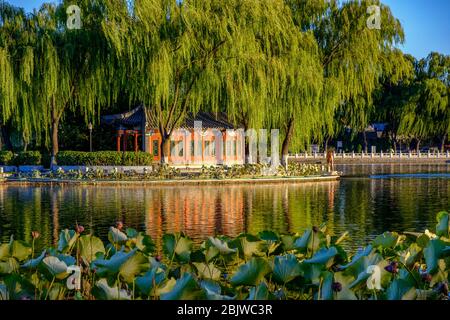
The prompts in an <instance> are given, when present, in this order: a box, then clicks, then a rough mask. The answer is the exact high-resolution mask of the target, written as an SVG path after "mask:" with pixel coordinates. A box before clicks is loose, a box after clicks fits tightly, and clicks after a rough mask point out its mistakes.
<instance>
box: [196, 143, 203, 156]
mask: <svg viewBox="0 0 450 320" xmlns="http://www.w3.org/2000/svg"><path fill="white" fill-rule="evenodd" d="M196 154H197V156H199V157H201V156H203V150H202V139H199V140H198V141H197V151H196Z"/></svg>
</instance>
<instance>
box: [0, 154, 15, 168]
mask: <svg viewBox="0 0 450 320" xmlns="http://www.w3.org/2000/svg"><path fill="white" fill-rule="evenodd" d="M13 158H14V154H13V153H12V152H11V151H0V165H2V166H6V165H9V164H11V162H12V160H13Z"/></svg>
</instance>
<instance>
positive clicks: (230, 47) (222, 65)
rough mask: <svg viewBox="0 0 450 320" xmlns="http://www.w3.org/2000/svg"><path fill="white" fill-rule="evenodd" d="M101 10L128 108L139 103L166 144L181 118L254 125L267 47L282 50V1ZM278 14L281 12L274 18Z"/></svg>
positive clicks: (161, 1)
mask: <svg viewBox="0 0 450 320" xmlns="http://www.w3.org/2000/svg"><path fill="white" fill-rule="evenodd" d="M128 4H129V3H128V2H127V1H121V0H115V1H110V2H108V5H107V10H106V14H107V17H108V19H107V20H105V21H104V23H103V31H104V33H105V35H106V36H107V38H108V39H109V41H110V42H111V44H112V46H113V48H114V49H115V53H116V55H117V57H118V60H119V61H120V66H121V67H120V68H119V69H118V70H122V72H123V73H124V74H126V77H127V84H126V87H125V89H126V91H127V93H128V95H129V97H130V100H131V101H135V100H138V101H142V102H143V104H144V105H145V106H146V107H147V116H148V118H151V119H153V122H154V123H156V124H157V126H158V129H159V132H160V133H161V135H162V141H161V150H162V160H163V161H167V156H168V154H169V146H170V144H169V140H170V136H171V135H172V132H173V131H174V129H176V128H177V126H179V125H180V124H181V123H182V121H183V119H184V118H185V117H186V115H187V114H188V113H194V114H195V113H197V112H198V111H199V110H200V108H201V109H202V110H204V111H211V112H218V111H223V110H226V112H228V114H229V116H230V118H231V119H234V120H235V121H236V122H241V121H240V120H245V121H248V123H247V124H246V126H254V125H257V124H258V123H261V122H262V118H263V112H264V105H265V103H267V101H268V99H269V97H270V96H272V95H273V91H271V87H272V83H271V82H273V80H272V79H273V78H274V77H273V75H271V74H270V73H269V72H268V57H267V53H268V52H270V51H271V50H272V49H271V47H272V46H285V45H286V40H285V38H287V37H288V34H287V31H286V30H285V29H284V27H285V24H284V22H285V21H286V18H285V17H284V16H283V14H286V13H288V12H286V10H284V5H283V1H281V0H275V1H260V0H230V1H220V0H211V1H201V0H184V1H182V2H181V1H175V0H147V1H134V3H133V5H132V6H131V7H132V10H130V6H129V5H128ZM279 9H282V10H281V11H280V10H279Z"/></svg>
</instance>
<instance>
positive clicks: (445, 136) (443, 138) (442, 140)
mask: <svg viewBox="0 0 450 320" xmlns="http://www.w3.org/2000/svg"><path fill="white" fill-rule="evenodd" d="M445 140H447V134H444V135H443V136H442V139H441V152H442V153H444V151H445Z"/></svg>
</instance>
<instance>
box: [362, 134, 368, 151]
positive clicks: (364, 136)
mask: <svg viewBox="0 0 450 320" xmlns="http://www.w3.org/2000/svg"><path fill="white" fill-rule="evenodd" d="M363 139H364V153H367V148H368V146H367V134H366V130H364V131H363Z"/></svg>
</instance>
